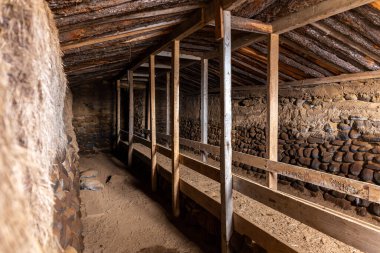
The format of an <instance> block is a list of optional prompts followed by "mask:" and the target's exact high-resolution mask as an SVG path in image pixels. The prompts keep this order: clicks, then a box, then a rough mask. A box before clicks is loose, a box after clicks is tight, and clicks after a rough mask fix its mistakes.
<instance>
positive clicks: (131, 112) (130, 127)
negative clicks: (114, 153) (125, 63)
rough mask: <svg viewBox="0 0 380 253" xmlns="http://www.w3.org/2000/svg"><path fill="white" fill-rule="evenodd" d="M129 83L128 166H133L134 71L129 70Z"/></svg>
mask: <svg viewBox="0 0 380 253" xmlns="http://www.w3.org/2000/svg"><path fill="white" fill-rule="evenodd" d="M128 83H129V119H128V120H129V121H128V123H129V124H128V144H129V146H128V168H131V166H132V153H133V125H134V101H133V71H128Z"/></svg>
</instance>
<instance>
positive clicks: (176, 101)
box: [170, 40, 180, 217]
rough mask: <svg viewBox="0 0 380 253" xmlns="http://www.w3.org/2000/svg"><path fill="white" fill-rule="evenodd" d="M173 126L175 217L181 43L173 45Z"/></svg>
mask: <svg viewBox="0 0 380 253" xmlns="http://www.w3.org/2000/svg"><path fill="white" fill-rule="evenodd" d="M172 56H173V57H172V72H171V78H170V80H171V84H172V85H171V89H170V91H171V118H172V120H171V124H172V130H171V133H172V201H173V202H172V208H173V214H174V216H175V217H178V216H179V214H180V203H179V41H178V40H174V41H173V43H172Z"/></svg>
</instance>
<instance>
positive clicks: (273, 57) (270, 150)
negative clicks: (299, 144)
mask: <svg viewBox="0 0 380 253" xmlns="http://www.w3.org/2000/svg"><path fill="white" fill-rule="evenodd" d="M279 41H280V38H279V35H278V34H270V35H269V43H268V49H269V51H268V64H267V66H268V77H267V78H268V82H267V121H266V135H265V136H266V137H265V141H266V155H267V157H268V159H269V160H271V161H277V152H278V61H279V48H280V44H279ZM266 176H267V178H266V179H267V186H268V187H269V188H271V189H274V190H277V173H273V172H267V173H266Z"/></svg>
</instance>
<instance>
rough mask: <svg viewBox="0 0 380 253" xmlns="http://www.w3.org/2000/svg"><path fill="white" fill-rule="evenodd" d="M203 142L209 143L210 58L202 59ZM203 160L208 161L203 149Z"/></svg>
mask: <svg viewBox="0 0 380 253" xmlns="http://www.w3.org/2000/svg"><path fill="white" fill-rule="evenodd" d="M200 116H201V117H200V118H201V142H202V143H204V144H207V141H208V140H207V137H208V60H207V59H202V60H201V115H200ZM201 152H202V154H201V155H202V161H203V162H206V161H207V152H206V151H204V150H201Z"/></svg>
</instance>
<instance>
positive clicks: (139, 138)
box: [133, 135, 152, 163]
mask: <svg viewBox="0 0 380 253" xmlns="http://www.w3.org/2000/svg"><path fill="white" fill-rule="evenodd" d="M133 140H134V141H135V142H138V143H141V144H142V145H144V146H145V147H147V148H151V146H152V144H151V142H150V141H148V140H146V139H144V138H141V137H140V136H137V135H134V136H133ZM149 163H150V162H149Z"/></svg>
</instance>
